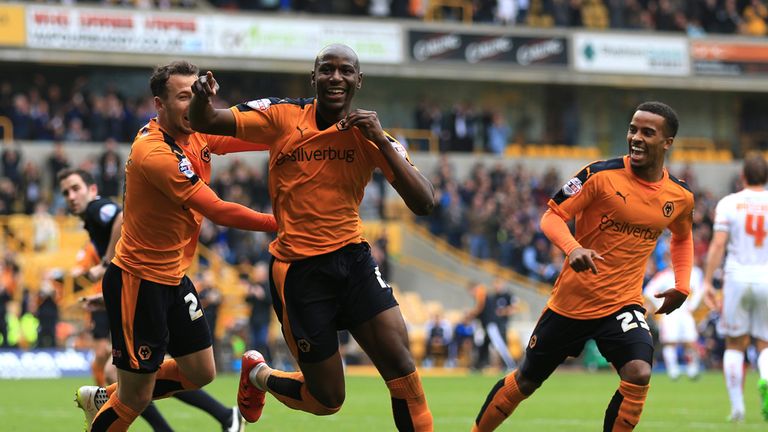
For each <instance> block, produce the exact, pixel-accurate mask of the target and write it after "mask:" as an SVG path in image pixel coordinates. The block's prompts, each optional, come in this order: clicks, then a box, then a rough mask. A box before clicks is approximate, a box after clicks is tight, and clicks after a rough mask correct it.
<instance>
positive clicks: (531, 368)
mask: <svg viewBox="0 0 768 432" xmlns="http://www.w3.org/2000/svg"><path fill="white" fill-rule="evenodd" d="M589 339H594V340H595V342H597V348H598V349H599V350H600V353H601V354H602V355H603V356H604V357H605V358H606V359H607V360H608V361H609V362H611V363H612V364H613V366H614V367H615V368H616V370H617V371H618V370H620V369H621V367H622V366H624V365H625V364H627V363H628V362H629V361H630V360H644V361H646V362H648V363H649V364H653V339H652V337H651V331H650V329H649V328H648V324H647V323H646V322H645V309H643V308H642V307H640V306H638V305H630V306H625V307H623V308H621V309H620V310H619V311H618V312H615V313H613V314H611V315H609V316H607V317H603V318H597V319H592V320H577V319H573V318H567V317H564V316H562V315H560V314H557V313H555V312H554V311H552V310H551V309H545V310H544V312H543V313H542V314H541V317H540V318H539V322H538V323H536V328H534V329H533V335H532V336H531V339H530V340H529V341H528V348H526V350H525V359H524V360H523V364H522V366H520V373H521V374H522V375H523V376H525V377H526V378H528V379H530V380H533V381H536V382H544V380H546V379H547V378H548V377H549V376H550V375H551V374H552V372H554V371H555V369H557V367H558V366H559V365H560V364H561V363H562V362H563V361H565V359H566V358H567V357H569V356H573V357H576V356H578V355H579V354H580V353H581V351H582V350H583V349H584V344H585V343H586V342H587V341H588V340H589Z"/></svg>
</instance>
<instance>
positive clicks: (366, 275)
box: [269, 242, 397, 362]
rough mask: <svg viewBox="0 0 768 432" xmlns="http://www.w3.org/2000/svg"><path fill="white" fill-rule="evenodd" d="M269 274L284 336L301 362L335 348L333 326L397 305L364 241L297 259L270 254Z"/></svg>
mask: <svg viewBox="0 0 768 432" xmlns="http://www.w3.org/2000/svg"><path fill="white" fill-rule="evenodd" d="M269 274H270V277H269V286H270V289H271V291H272V305H273V307H274V309H275V313H276V314H277V318H278V319H279V320H280V323H281V324H282V329H283V336H285V341H286V343H287V344H288V347H289V348H290V350H291V353H292V354H293V356H294V358H296V359H297V360H298V361H301V362H319V361H322V360H325V359H327V358H328V357H330V356H332V355H333V354H334V353H336V352H337V351H338V349H339V338H338V336H337V333H336V332H337V331H338V330H343V329H354V328H355V327H357V326H358V325H360V324H362V323H364V322H366V321H368V320H370V319H371V318H373V317H375V316H376V315H378V314H379V313H381V312H382V311H385V310H387V309H390V308H393V307H395V306H397V301H396V300H395V297H394V296H393V295H392V288H391V287H390V286H389V284H387V283H386V282H385V281H384V279H382V277H381V273H380V272H379V268H378V266H377V265H376V262H375V261H374V259H373V257H372V256H371V247H370V246H369V245H368V243H365V242H363V243H357V244H350V245H347V246H344V247H342V248H341V249H339V250H337V251H334V252H330V253H327V254H323V255H318V256H315V257H311V258H306V259H303V260H299V261H293V262H284V261H280V260H278V259H275V258H273V259H272V262H271V263H270V272H269Z"/></svg>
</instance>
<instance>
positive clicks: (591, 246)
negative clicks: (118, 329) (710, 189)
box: [472, 102, 693, 432]
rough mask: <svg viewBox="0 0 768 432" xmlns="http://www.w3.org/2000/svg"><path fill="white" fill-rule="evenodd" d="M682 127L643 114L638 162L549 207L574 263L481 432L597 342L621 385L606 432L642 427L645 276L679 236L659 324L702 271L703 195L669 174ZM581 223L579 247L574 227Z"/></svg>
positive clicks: (663, 114)
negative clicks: (697, 231) (698, 228)
mask: <svg viewBox="0 0 768 432" xmlns="http://www.w3.org/2000/svg"><path fill="white" fill-rule="evenodd" d="M677 127H678V120H677V114H675V112H674V111H673V110H672V108H670V107H669V106H667V105H665V104H663V103H660V102H645V103H642V104H640V105H639V106H638V107H637V109H636V110H635V112H634V114H633V116H632V119H631V120H630V123H629V129H628V131H627V146H628V150H629V154H628V155H626V156H624V157H621V158H616V159H611V160H606V161H599V162H594V163H591V164H589V165H587V166H586V167H585V168H584V169H582V170H581V171H580V172H579V173H578V174H577V175H576V176H575V177H573V178H572V179H570V180H568V182H567V183H566V184H565V185H564V186H563V187H562V189H561V190H559V191H558V192H557V193H556V194H555V195H554V197H553V198H552V199H551V200H550V201H549V209H548V210H547V211H546V212H545V213H544V215H543V216H542V218H541V229H542V231H543V232H544V234H545V235H546V236H547V237H548V238H549V239H550V240H551V241H552V243H553V244H555V245H556V246H557V247H559V248H560V249H561V250H562V251H563V252H564V253H565V255H566V256H567V258H566V260H565V262H564V264H563V269H562V272H561V274H560V277H559V278H558V279H557V281H556V282H555V286H554V290H553V291H552V295H551V297H550V298H549V301H548V302H547V308H546V309H545V310H544V312H543V313H542V315H541V317H540V318H539V321H538V323H537V324H536V327H535V328H534V330H533V334H532V335H531V338H530V340H529V342H528V347H527V349H526V354H525V359H524V361H523V363H522V365H521V366H520V368H519V369H517V370H515V371H513V372H511V373H510V374H508V375H507V376H505V377H504V378H502V379H501V380H500V381H499V382H498V383H497V384H496V385H495V386H494V387H493V389H491V391H490V393H489V394H488V398H487V400H486V401H485V404H483V406H482V408H481V409H480V413H479V414H478V416H477V419H476V420H475V424H474V425H473V427H472V430H473V431H482V432H486V431H491V430H494V429H496V427H498V426H499V425H500V424H501V422H503V421H504V420H505V419H506V418H507V417H508V416H509V415H511V414H512V412H513V411H514V410H515V408H516V407H517V405H518V404H519V403H520V402H522V401H523V400H524V399H526V398H527V397H528V396H530V395H531V394H532V393H533V392H534V391H536V389H537V388H539V386H541V384H542V383H543V382H544V381H545V380H546V379H547V378H548V377H549V376H550V375H551V374H552V372H554V371H555V369H556V368H557V367H558V366H559V365H560V364H561V363H562V362H563V361H564V360H565V359H566V358H567V357H568V356H576V355H578V354H579V353H580V352H581V351H582V349H583V348H584V344H585V342H586V341H587V340H589V339H594V340H595V341H596V342H597V346H598V348H599V349H600V352H601V354H602V355H603V356H604V357H605V358H606V359H608V361H610V362H611V363H613V366H614V367H615V368H616V371H617V372H618V375H619V378H620V380H621V381H620V384H619V388H618V390H617V391H616V393H615V394H614V395H613V398H612V399H611V401H610V403H609V404H608V408H607V409H606V411H605V419H604V421H603V431H630V430H632V429H634V428H635V426H636V425H637V423H638V422H639V421H640V414H641V412H642V411H643V405H644V404H645V399H646V395H647V393H648V388H649V382H650V379H651V364H652V361H653V341H652V338H651V333H650V330H649V327H648V324H647V323H646V322H645V318H644V315H645V310H644V309H643V307H642V304H643V293H642V284H643V274H644V272H645V268H646V262H647V260H648V257H649V256H650V255H651V253H652V252H653V249H654V247H655V246H656V242H657V240H658V238H659V236H660V235H661V234H662V232H663V231H664V230H665V229H666V228H669V229H670V230H671V231H672V240H671V244H670V250H671V258H672V265H673V268H674V272H675V286H674V287H673V288H670V289H667V290H666V291H664V292H661V293H659V294H656V296H657V297H658V298H663V299H664V303H663V304H662V306H661V307H660V308H659V309H658V310H657V311H656V313H657V314H666V313H669V312H672V311H673V310H675V309H677V308H678V307H680V305H682V304H683V302H684V301H685V299H686V297H687V295H688V292H689V288H688V284H689V282H690V279H691V267H692V265H693V236H692V232H691V227H692V215H693V194H692V193H691V191H690V190H689V188H688V186H687V185H686V184H685V183H683V182H682V181H680V180H678V179H676V178H674V177H672V176H671V175H669V173H668V172H667V170H666V169H665V168H664V157H665V155H666V153H667V150H669V148H670V147H671V146H672V142H673V140H674V137H675V134H676V133H677ZM574 218H575V220H576V237H574V236H573V235H572V234H571V232H570V231H569V229H568V225H567V224H566V222H567V221H569V220H571V219H574Z"/></svg>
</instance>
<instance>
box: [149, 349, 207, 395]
mask: <svg viewBox="0 0 768 432" xmlns="http://www.w3.org/2000/svg"><path fill="white" fill-rule="evenodd" d="M198 388H200V386H198V385H195V384H194V383H193V382H192V381H190V380H189V379H187V377H185V376H184V375H183V374H182V373H181V370H179V365H178V364H176V360H173V359H168V360H165V361H164V362H163V364H161V365H160V369H159V370H158V371H157V375H156V376H155V390H154V392H153V393H152V399H162V398H167V397H169V396H172V395H173V394H174V393H176V392H179V391H182V390H194V389H198Z"/></svg>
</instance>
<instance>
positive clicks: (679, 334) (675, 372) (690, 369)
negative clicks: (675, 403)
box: [644, 253, 704, 380]
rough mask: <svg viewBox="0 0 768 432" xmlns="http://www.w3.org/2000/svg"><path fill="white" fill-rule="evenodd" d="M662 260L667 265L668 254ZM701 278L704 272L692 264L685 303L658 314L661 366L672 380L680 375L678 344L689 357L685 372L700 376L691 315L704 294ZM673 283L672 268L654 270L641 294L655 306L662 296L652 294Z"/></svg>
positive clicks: (694, 323)
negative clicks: (657, 296) (689, 291)
mask: <svg viewBox="0 0 768 432" xmlns="http://www.w3.org/2000/svg"><path fill="white" fill-rule="evenodd" d="M664 259H665V261H666V262H667V263H668V264H669V262H670V259H669V253H666V254H665V256H664ZM703 278H704V274H703V272H702V271H701V268H700V267H698V266H696V265H694V267H693V268H692V269H691V293H690V294H689V295H688V298H687V299H686V300H685V303H683V305H682V306H680V307H679V308H678V309H675V310H674V311H672V312H670V313H669V314H667V315H657V317H658V318H657V319H658V321H659V340H660V341H661V344H662V351H661V353H662V355H663V356H664V366H666V368H667V375H669V377H670V378H672V379H673V380H675V379H677V378H679V377H680V372H681V371H680V362H679V360H678V357H677V350H678V347H679V346H680V345H683V346H684V347H685V354H686V357H687V358H688V364H687V365H686V371H685V372H686V375H688V377H689V378H691V379H696V378H698V376H699V372H700V366H699V360H700V358H699V357H700V356H699V351H698V349H697V348H696V339H698V337H699V333H698V331H697V330H696V320H695V319H694V318H693V312H694V311H695V310H696V308H698V307H699V303H701V298H702V297H703V295H704V287H703V284H702V282H703ZM674 286H675V273H674V272H673V271H672V267H671V266H670V265H668V266H667V268H665V269H664V270H662V271H660V272H658V273H656V274H655V275H654V276H653V278H652V279H651V280H650V281H649V282H648V285H647V286H646V287H645V290H644V294H645V296H646V298H648V300H650V301H651V303H653V305H654V306H655V307H656V309H658V308H660V307H661V305H662V303H663V302H662V301H661V299H658V298H656V297H654V294H658V293H662V292H664V291H666V290H668V289H670V288H673V287H674Z"/></svg>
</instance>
